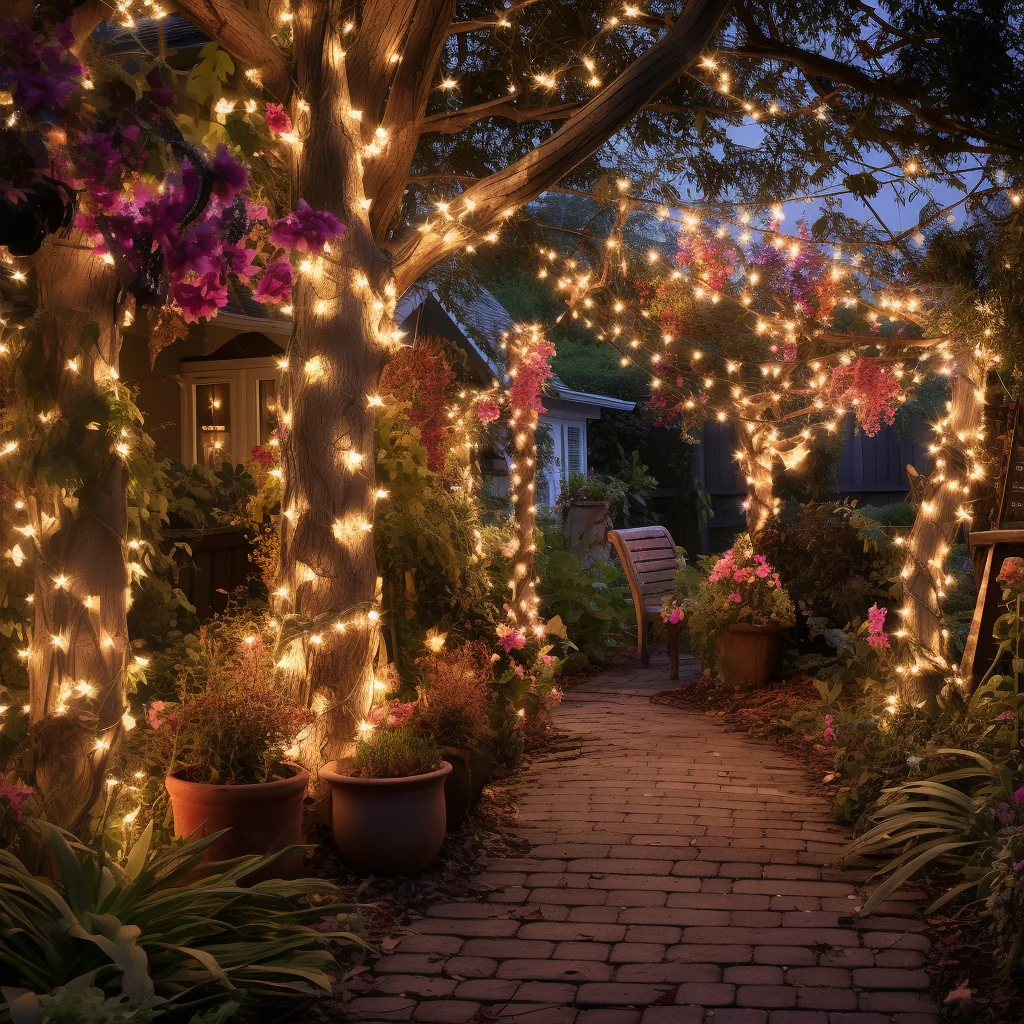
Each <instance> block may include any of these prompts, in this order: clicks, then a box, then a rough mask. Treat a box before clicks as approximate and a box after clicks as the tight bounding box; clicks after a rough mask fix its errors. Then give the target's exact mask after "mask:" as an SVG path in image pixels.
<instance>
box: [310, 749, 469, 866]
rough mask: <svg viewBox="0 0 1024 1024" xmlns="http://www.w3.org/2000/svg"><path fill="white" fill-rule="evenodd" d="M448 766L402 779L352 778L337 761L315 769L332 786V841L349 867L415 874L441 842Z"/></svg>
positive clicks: (436, 852) (432, 857)
mask: <svg viewBox="0 0 1024 1024" xmlns="http://www.w3.org/2000/svg"><path fill="white" fill-rule="evenodd" d="M451 770H452V766H451V765H450V764H449V763H448V762H447V761H444V762H442V764H441V767H440V768H438V770H437V771H436V772H427V774H426V775H412V776H410V777H409V778H405V779H356V778H353V777H352V776H351V775H345V774H344V766H343V765H342V764H341V762H339V761H331V762H329V763H328V764H325V765H324V766H323V768H321V769H320V778H321V779H324V780H325V781H326V782H327V783H328V784H329V785H330V787H331V829H332V831H333V834H334V845H335V846H337V847H338V850H339V851H340V852H341V856H342V859H343V860H344V861H345V863H346V864H348V866H349V867H350V868H352V869H353V870H354V871H359V872H363V873H368V874H369V873H372V874H374V875H416V874H419V872H421V871H422V870H423V869H424V868H426V867H429V866H430V864H431V863H433V861H434V858H435V857H436V856H437V855H438V853H440V852H441V844H442V843H443V842H444V829H445V812H444V780H445V778H446V777H447V775H448V773H449V772H450V771H451Z"/></svg>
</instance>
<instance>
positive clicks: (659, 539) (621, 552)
mask: <svg viewBox="0 0 1024 1024" xmlns="http://www.w3.org/2000/svg"><path fill="white" fill-rule="evenodd" d="M608 540H609V541H611V544H612V546H613V547H614V548H615V551H616V553H617V554H618V556H619V559H620V561H621V562H622V568H623V569H624V570H625V573H626V580H627V581H628V582H629V590H630V593H631V594H632V595H633V606H634V607H635V608H636V636H637V654H638V655H639V656H640V661H641V662H642V663H643V666H644V668H646V667H647V666H648V665H650V663H651V657H650V653H649V652H648V649H647V633H648V629H647V627H648V624H649V623H651V622H657V621H659V620H660V619H661V602H662V600H663V599H664V598H666V597H670V596H671V595H672V594H674V593H675V589H676V543H675V541H674V540H673V539H672V534H670V533H669V532H668V530H666V529H665V527H664V526H640V527H637V528H636V529H633V530H609V531H608ZM666 628H667V630H668V657H669V664H670V673H671V674H670V678H671V679H678V678H679V626H678V624H674V623H666Z"/></svg>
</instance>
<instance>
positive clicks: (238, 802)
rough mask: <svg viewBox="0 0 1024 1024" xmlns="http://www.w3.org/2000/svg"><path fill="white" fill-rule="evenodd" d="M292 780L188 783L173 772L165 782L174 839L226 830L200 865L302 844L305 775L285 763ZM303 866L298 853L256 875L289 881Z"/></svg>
mask: <svg viewBox="0 0 1024 1024" xmlns="http://www.w3.org/2000/svg"><path fill="white" fill-rule="evenodd" d="M288 767H289V768H291V769H292V771H293V772H294V774H293V775H292V776H291V778H287V779H278V780H276V781H274V782H258V783H255V784H252V785H241V786H227V785H219V784H214V783H210V782H190V781H189V780H188V779H186V778H182V773H181V772H174V773H172V774H171V775H168V776H167V778H166V779H165V780H164V785H165V786H166V787H167V792H168V795H169V796H170V798H171V810H172V812H173V814H174V834H175V836H177V837H178V838H179V839H183V838H185V837H186V836H190V835H193V834H196V835H197V836H208V835H212V834H213V833H214V832H219V831H221V830H222V829H229V831H228V832H226V833H225V834H224V835H222V836H221V837H220V838H219V839H218V840H217V841H216V842H215V843H214V844H213V845H212V846H211V847H210V848H209V849H208V850H207V851H206V853H205V855H204V856H203V861H204V862H206V861H215V860H230V859H231V858H233V857H244V856H247V855H251V854H259V855H260V856H263V855H265V854H268V853H274V852H276V851H277V850H283V849H284V848H285V847H287V846H298V845H300V844H301V843H302V841H303V830H302V810H303V799H304V798H305V795H306V784H307V783H308V781H309V773H308V772H307V771H306V770H305V769H304V768H300V767H299V766H298V765H288ZM301 862H302V857H301V855H299V854H297V855H294V856H289V857H286V858H282V859H279V860H277V861H275V862H274V864H273V865H272V866H271V868H270V870H269V871H268V872H267V873H264V874H262V875H261V877H275V878H288V877H291V876H293V875H294V874H295V873H296V872H297V870H298V867H299V865H300V864H301Z"/></svg>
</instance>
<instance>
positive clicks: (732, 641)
mask: <svg viewBox="0 0 1024 1024" xmlns="http://www.w3.org/2000/svg"><path fill="white" fill-rule="evenodd" d="M781 649H782V627H781V626H776V625H770V626H751V625H748V624H747V623H745V622H734V623H733V624H732V625H731V626H729V627H728V629H727V630H726V631H725V632H724V633H722V634H721V635H720V636H719V637H718V668H719V671H720V673H721V676H722V681H723V682H724V683H725V685H726V686H727V687H728V688H729V689H730V690H753V689H757V688H758V687H759V686H764V685H765V683H767V682H768V680H769V679H771V677H772V672H773V671H774V670H775V666H776V664H777V663H778V660H779V652H780V651H781Z"/></svg>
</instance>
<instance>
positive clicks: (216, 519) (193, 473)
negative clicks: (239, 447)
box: [164, 462, 256, 529]
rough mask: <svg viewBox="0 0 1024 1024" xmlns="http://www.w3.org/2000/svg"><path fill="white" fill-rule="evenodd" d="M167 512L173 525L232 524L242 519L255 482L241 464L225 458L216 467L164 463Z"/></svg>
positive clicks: (201, 527) (176, 526) (180, 527)
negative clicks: (234, 463) (235, 463)
mask: <svg viewBox="0 0 1024 1024" xmlns="http://www.w3.org/2000/svg"><path fill="white" fill-rule="evenodd" d="M164 472H165V474H166V492H167V514H168V518H169V520H170V524H169V525H170V526H171V528H173V529H190V528H191V529H203V528H204V527H210V526H235V525H236V524H238V523H240V522H244V521H245V519H246V512H247V505H248V503H249V499H250V498H251V497H252V496H253V495H254V494H255V493H256V482H255V481H254V480H253V477H252V474H251V473H250V472H249V471H248V469H246V467H245V466H243V465H241V464H239V465H237V466H232V465H231V464H230V463H228V462H224V463H222V464H221V466H220V468H219V469H216V470H213V469H207V468H206V467H205V466H202V465H200V464H199V463H195V464H194V465H192V466H185V465H183V464H182V463H180V462H171V463H167V464H165V467H164Z"/></svg>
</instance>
